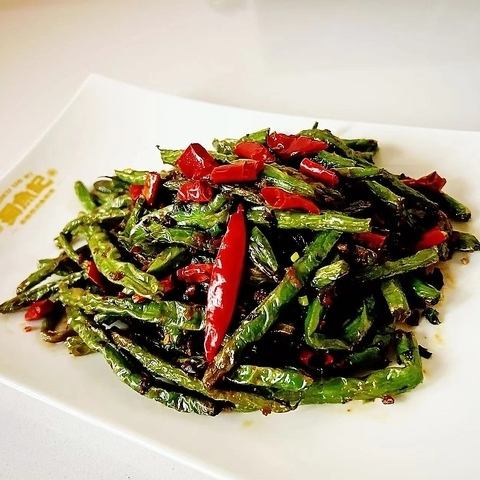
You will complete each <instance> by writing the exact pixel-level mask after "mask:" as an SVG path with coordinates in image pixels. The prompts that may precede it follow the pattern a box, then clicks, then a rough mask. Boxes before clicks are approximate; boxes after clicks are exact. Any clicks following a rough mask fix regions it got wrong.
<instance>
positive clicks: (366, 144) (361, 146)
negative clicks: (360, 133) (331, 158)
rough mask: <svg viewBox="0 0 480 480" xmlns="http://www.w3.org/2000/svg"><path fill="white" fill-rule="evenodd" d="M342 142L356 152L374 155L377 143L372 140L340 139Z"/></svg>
mask: <svg viewBox="0 0 480 480" xmlns="http://www.w3.org/2000/svg"><path fill="white" fill-rule="evenodd" d="M342 142H343V143H345V145H347V146H348V147H350V148H352V149H353V150H356V151H357V152H370V153H376V152H377V150H378V142H377V141H376V140H373V139H372V138H342Z"/></svg>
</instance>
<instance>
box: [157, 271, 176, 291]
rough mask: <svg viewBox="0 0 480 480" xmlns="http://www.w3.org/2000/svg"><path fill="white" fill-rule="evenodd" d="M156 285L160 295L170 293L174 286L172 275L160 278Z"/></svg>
mask: <svg viewBox="0 0 480 480" xmlns="http://www.w3.org/2000/svg"><path fill="white" fill-rule="evenodd" d="M158 285H159V287H160V290H161V291H162V293H170V292H171V291H172V290H174V289H175V284H174V282H173V275H168V276H166V277H165V278H162V279H161V280H159V281H158Z"/></svg>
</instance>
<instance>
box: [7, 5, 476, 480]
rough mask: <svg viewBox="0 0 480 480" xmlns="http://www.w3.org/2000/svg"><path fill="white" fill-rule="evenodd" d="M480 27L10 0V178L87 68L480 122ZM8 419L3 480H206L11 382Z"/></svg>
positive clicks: (354, 115) (459, 17) (468, 16)
mask: <svg viewBox="0 0 480 480" xmlns="http://www.w3.org/2000/svg"><path fill="white" fill-rule="evenodd" d="M478 25H480V7H479V5H478V1H477V0H471V1H465V0H464V1H461V0H460V1H435V2H434V1H425V0H404V1H403V2H395V5H394V2H390V3H389V2H383V1H369V0H364V1H362V2H359V1H354V0H351V1H348V0H345V1H343V2H327V1H318V0H312V1H300V0H299V1H293V0H292V1H287V0H276V1H274V0H257V1H256V0H203V1H200V0H196V1H195V0H192V1H186V0H175V1H171V0H169V1H154V0H152V1H147V0H144V1H142V2H134V1H121V0H109V1H100V0H96V1H94V0H91V1H87V0H65V1H61V0H23V1H21V0H0V132H1V134H0V174H1V173H2V172H4V171H5V170H6V169H8V168H9V166H10V165H12V164H13V163H14V162H15V161H17V160H18V159H19V158H20V156H21V155H22V153H23V152H24V151H25V150H26V149H27V147H28V146H29V145H30V144H31V143H32V141H33V140H34V139H36V138H37V137H38V136H39V135H40V133H41V132H42V131H43V130H44V129H45V127H46V126H47V125H48V124H49V123H50V122H51V121H52V119H53V118H55V116H56V115H57V114H58V112H59V111H60V110H61V108H62V107H63V106H64V105H65V103H66V102H67V100H68V99H69V98H70V97H71V96H72V94H73V93H74V92H75V91H76V89H77V88H78V87H79V85H80V84H81V82H82V81H83V80H84V78H85V77H86V76H87V75H88V74H89V73H91V72H97V73H102V74H105V75H108V76H111V77H114V78H118V79H120V80H124V81H128V82H132V83H135V84H138V85H144V86H147V87H149V88H154V89H158V90H162V91H164V92H168V93H173V94H176V95H181V96H186V97H191V98H198V99H202V100H209V101H212V102H217V103H225V104H229V105H237V106H244V107H248V108H255V109H260V110H271V111H278V112H284V113H293V114H304V115H310V116H313V117H315V116H318V117H323V118H339V119H348V120H362V121H373V122H386V123H397V124H404V125H418V126H430V127H440V128H452V129H464V130H480V89H479V88H478V85H480V61H479V59H480V54H479V53H478V52H479V47H480V29H479V28H478ZM186 123H188V119H186ZM190 127H191V126H190ZM0 320H1V319H0ZM0 425H1V426H2V427H1V430H2V432H1V435H0V465H1V469H0V478H2V479H3V478H5V479H9V480H17V479H19V480H20V479H22V480H24V479H27V478H36V479H37V480H43V479H52V480H57V479H67V478H68V479H86V478H95V479H142V480H149V479H150V478H151V479H153V478H155V479H158V478H161V479H162V480H170V479H172V480H173V479H175V480H180V479H192V480H205V479H207V478H209V477H207V476H205V475H203V474H200V473H198V472H195V471H193V470H191V469H190V468H187V467H185V466H183V465H179V464H177V463H175V462H173V461H171V460H169V459H166V458H164V457H162V456H160V455H158V454H156V453H153V452H150V451H148V450H146V449H144V448H143V447H141V446H139V445H136V444H133V443H131V442H130V441H127V440H125V439H122V438H119V437H117V436H115V435H113V434H111V433H109V432H106V431H103V430H101V429H99V428H97V427H93V426H91V425H88V424H86V423H84V422H83V421H81V420H78V419H76V418H74V417H71V416H70V415H68V414H66V413H63V412H59V411H58V410H56V409H54V408H52V407H49V406H47V405H44V404H42V403H40V402H38V401H36V400H33V399H31V398H29V397H27V396H25V395H24V394H22V393H19V392H16V391H13V390H11V389H9V388H7V387H4V386H0Z"/></svg>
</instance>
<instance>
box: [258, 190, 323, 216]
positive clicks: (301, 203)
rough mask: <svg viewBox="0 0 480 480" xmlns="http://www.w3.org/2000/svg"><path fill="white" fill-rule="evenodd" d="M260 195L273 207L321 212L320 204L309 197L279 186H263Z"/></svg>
mask: <svg viewBox="0 0 480 480" xmlns="http://www.w3.org/2000/svg"><path fill="white" fill-rule="evenodd" d="M260 195H261V196H262V198H263V199H264V200H265V202H266V203H267V204H268V205H269V206H270V207H272V208H278V209H279V210H301V211H304V212H308V213H320V209H319V208H318V206H317V205H316V204H315V203H313V202H312V201H311V200H309V199H308V198H305V197H302V196H301V195H297V194H296V193H290V192H287V191H285V190H283V189H281V188H277V187H263V188H262V189H261V190H260Z"/></svg>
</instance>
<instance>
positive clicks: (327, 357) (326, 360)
mask: <svg viewBox="0 0 480 480" xmlns="http://www.w3.org/2000/svg"><path fill="white" fill-rule="evenodd" d="M333 362H335V357H334V356H333V355H332V354H330V353H324V355H323V364H324V365H325V366H326V367H328V366H330V365H333Z"/></svg>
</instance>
